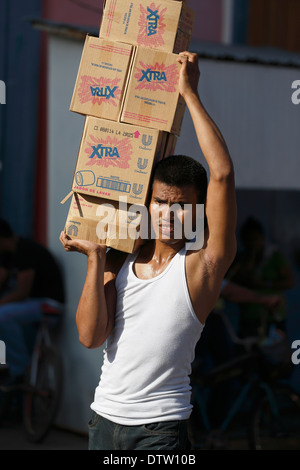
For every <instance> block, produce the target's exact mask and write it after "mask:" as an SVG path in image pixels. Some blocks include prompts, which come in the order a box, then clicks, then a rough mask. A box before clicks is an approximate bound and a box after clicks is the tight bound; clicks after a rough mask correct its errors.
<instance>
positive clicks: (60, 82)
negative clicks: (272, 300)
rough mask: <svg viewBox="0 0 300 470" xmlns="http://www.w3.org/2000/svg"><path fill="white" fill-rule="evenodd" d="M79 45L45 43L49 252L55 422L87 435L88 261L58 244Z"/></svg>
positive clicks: (75, 117)
mask: <svg viewBox="0 0 300 470" xmlns="http://www.w3.org/2000/svg"><path fill="white" fill-rule="evenodd" d="M82 47H83V43H81V42H78V41H72V40H67V39H61V38H58V37H51V36H50V37H49V76H48V79H49V83H48V91H49V94H48V237H49V246H50V248H51V249H52V251H53V252H54V253H55V254H56V256H57V257H58V259H59V260H60V262H61V264H62V266H63V270H64V275H65V282H66V289H67V309H66V314H65V321H64V325H63V330H62V334H61V341H60V350H61V353H62V356H63V360H64V372H65V382H64V394H63V402H62V406H61V409H60V411H59V414H58V418H57V422H58V424H59V425H63V426H65V427H68V428H71V429H74V430H78V431H86V430H87V428H86V423H87V422H88V419H89V416H90V408H89V406H90V403H91V401H92V399H93V394H94V389H95V386H96V385H97V381H98V379H99V375H100V367H101V364H102V351H101V350H98V351H95V350H86V349H85V348H84V347H83V346H82V345H81V344H80V343H79V341H78V335H77V329H76V325H75V312H76V307H77V304H78V300H79V295H80V292H81V289H82V286H83V282H84V278H85V272H86V259H85V257H84V256H81V255H80V254H77V253H66V252H65V251H64V249H63V247H62V245H61V243H60V242H59V239H58V237H59V234H60V231H61V230H63V228H64V224H65V220H66V217H67V212H68V208H69V204H70V200H69V201H67V202H66V203H65V204H64V205H62V204H60V201H61V200H62V199H63V198H64V197H65V196H66V195H67V194H68V193H69V192H70V190H71V184H72V179H73V173H74V169H75V164H76V159H77V152H78V148H79V144H80V139H81V135H82V131H83V124H84V118H83V117H82V116H80V115H79V114H75V113H72V112H70V111H69V105H70V102H71V97H72V92H73V87H74V84H75V79H76V75H77V69H78V66H79V61H80V57H81V52H82Z"/></svg>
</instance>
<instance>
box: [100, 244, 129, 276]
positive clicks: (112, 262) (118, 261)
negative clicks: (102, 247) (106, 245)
mask: <svg viewBox="0 0 300 470" xmlns="http://www.w3.org/2000/svg"><path fill="white" fill-rule="evenodd" d="M127 256H128V253H124V252H123V251H118V250H115V249H114V248H110V249H109V250H108V252H107V254H106V266H105V271H106V272H107V273H111V274H112V275H114V276H115V277H116V276H117V274H118V272H119V271H120V269H121V267H122V266H123V263H124V261H125V259H126V258H127Z"/></svg>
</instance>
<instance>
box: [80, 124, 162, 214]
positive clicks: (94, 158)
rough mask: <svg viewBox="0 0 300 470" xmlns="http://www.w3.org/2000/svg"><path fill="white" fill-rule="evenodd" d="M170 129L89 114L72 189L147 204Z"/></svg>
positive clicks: (107, 197) (106, 197) (112, 198)
mask: <svg viewBox="0 0 300 470" xmlns="http://www.w3.org/2000/svg"><path fill="white" fill-rule="evenodd" d="M166 140H167V133H165V132H162V131H158V130H156V129H148V128H145V127H141V126H137V125H134V126H132V125H130V124H123V123H120V122H113V121H107V120H103V119H99V118H95V117H92V116H87V117H86V120H85V125H84V130H83V134H82V139H81V144H80V148H79V153H78V158H77V163H76V168H75V174H74V179H73V185H72V190H73V191H75V192H79V193H82V194H89V195H93V196H97V197H101V198H105V199H111V200H115V201H117V200H119V198H120V196H126V197H127V200H128V203H138V204H142V205H143V204H145V203H146V201H147V197H148V192H149V185H150V179H151V174H152V169H153V165H154V164H155V162H156V161H158V160H160V159H161V158H163V157H164V152H165V146H166Z"/></svg>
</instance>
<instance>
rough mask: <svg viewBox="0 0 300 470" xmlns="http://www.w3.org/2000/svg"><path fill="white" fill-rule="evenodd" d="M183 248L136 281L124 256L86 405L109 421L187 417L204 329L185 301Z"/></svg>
mask: <svg viewBox="0 0 300 470" xmlns="http://www.w3.org/2000/svg"><path fill="white" fill-rule="evenodd" d="M185 253H186V252H185V249H182V250H181V251H180V252H179V253H177V254H176V255H175V256H174V258H173V259H172V260H171V261H170V263H169V264H168V266H167V268H166V269H165V270H164V271H163V272H162V273H161V274H159V275H158V276H156V277H154V278H152V279H146V280H145V279H139V278H138V277H137V276H136V275H135V273H134V271H133V265H134V261H135V258H136V256H137V254H133V255H128V257H127V259H126V261H125V263H124V264H123V266H122V268H121V270H120V272H119V274H118V276H117V279H116V289H117V305H116V313H115V326H114V329H113V331H112V333H111V334H110V336H109V338H108V339H107V344H106V349H105V351H104V361H103V366H102V372H101V377H100V382H99V385H98V387H97V388H96V391H95V398H94V402H93V403H92V405H91V408H92V409H93V410H94V411H96V412H97V413H98V414H100V415H102V416H104V417H106V418H107V419H110V420H111V421H113V422H116V423H119V424H124V425H139V424H145V423H150V422H155V421H172V420H183V419H188V417H189V415H190V413H191V410H192V405H191V403H190V399H191V386H190V379H189V374H190V373H191V363H192V361H193V359H194V351H195V346H196V343H197V341H198V340H199V338H200V335H201V332H202V330H203V326H204V325H203V324H202V323H200V321H199V320H198V318H197V316H196V314H195V312H194V310H193V307H192V304H191V300H190V296H189V293H188V287H187V282H186V275H185Z"/></svg>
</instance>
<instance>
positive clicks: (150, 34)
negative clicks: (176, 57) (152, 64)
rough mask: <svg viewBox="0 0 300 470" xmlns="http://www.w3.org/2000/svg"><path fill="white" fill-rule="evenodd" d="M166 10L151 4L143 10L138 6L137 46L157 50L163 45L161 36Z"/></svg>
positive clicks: (141, 6)
mask: <svg viewBox="0 0 300 470" xmlns="http://www.w3.org/2000/svg"><path fill="white" fill-rule="evenodd" d="M166 10H167V8H162V7H161V6H160V5H158V6H156V5H155V3H151V5H150V6H148V7H147V8H145V7H144V6H143V5H140V12H141V14H140V19H139V33H138V37H137V43H138V45H139V46H145V47H153V48H159V47H161V46H163V45H164V44H165V41H164V39H163V35H164V33H165V28H166V25H165V23H164V19H165V12H166Z"/></svg>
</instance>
